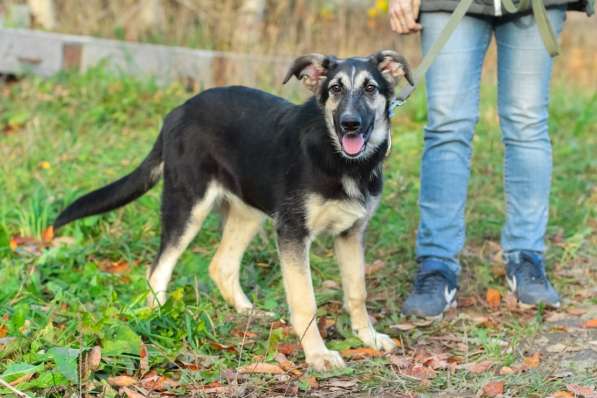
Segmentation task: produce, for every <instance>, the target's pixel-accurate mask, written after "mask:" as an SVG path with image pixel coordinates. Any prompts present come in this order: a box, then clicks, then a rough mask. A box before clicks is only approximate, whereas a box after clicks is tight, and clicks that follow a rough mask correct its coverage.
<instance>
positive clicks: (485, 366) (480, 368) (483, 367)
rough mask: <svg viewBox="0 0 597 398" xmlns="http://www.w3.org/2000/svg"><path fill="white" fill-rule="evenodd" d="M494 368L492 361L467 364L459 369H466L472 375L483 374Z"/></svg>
mask: <svg viewBox="0 0 597 398" xmlns="http://www.w3.org/2000/svg"><path fill="white" fill-rule="evenodd" d="M492 366H493V362H492V361H489V360H487V361H481V362H473V363H466V364H463V365H460V366H459V368H461V369H465V370H467V371H469V372H470V373H476V374H478V373H483V372H486V371H488V370H489V369H490V368H491V367H492Z"/></svg>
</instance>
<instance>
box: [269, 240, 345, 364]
mask: <svg viewBox="0 0 597 398" xmlns="http://www.w3.org/2000/svg"><path fill="white" fill-rule="evenodd" d="M278 248H279V251H280V262H281V265H282V276H283V279H284V289H285V290H286V300H287V302H288V307H289V309H290V321H291V322H292V326H293V327H294V330H295V332H296V334H297V335H298V338H299V339H300V342H301V345H302V346H303V350H304V351H305V360H306V362H307V364H309V365H310V366H312V367H313V368H315V369H316V370H319V371H323V370H329V369H333V368H339V367H343V366H344V361H342V357H340V354H339V353H338V352H336V351H331V350H328V349H327V348H326V346H325V343H324V342H323V339H322V338H321V335H320V334H319V330H318V329H317V319H316V311H317V305H316V302H315V294H314V292H313V283H312V281H311V269H310V266H309V243H308V239H307V238H304V239H294V238H287V237H285V236H284V234H283V233H282V234H280V232H278Z"/></svg>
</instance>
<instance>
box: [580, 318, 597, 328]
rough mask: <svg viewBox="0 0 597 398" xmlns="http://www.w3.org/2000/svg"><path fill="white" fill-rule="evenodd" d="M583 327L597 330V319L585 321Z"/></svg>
mask: <svg viewBox="0 0 597 398" xmlns="http://www.w3.org/2000/svg"><path fill="white" fill-rule="evenodd" d="M582 326H583V327H584V328H585V329H596V328H597V319H589V320H586V321H585V322H584V323H583V324H582Z"/></svg>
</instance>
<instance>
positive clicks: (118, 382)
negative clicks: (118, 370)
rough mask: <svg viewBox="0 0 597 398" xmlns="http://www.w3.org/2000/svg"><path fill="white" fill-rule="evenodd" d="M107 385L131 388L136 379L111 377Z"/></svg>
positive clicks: (124, 376) (123, 376)
mask: <svg viewBox="0 0 597 398" xmlns="http://www.w3.org/2000/svg"><path fill="white" fill-rule="evenodd" d="M108 383H109V384H110V385H112V386H116V387H128V386H132V385H133V384H136V383H137V379H135V378H134V377H131V376H126V375H122V376H113V377H108Z"/></svg>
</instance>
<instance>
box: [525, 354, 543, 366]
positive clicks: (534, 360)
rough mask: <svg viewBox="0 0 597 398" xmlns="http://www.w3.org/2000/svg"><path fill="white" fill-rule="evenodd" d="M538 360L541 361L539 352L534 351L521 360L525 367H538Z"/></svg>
mask: <svg viewBox="0 0 597 398" xmlns="http://www.w3.org/2000/svg"><path fill="white" fill-rule="evenodd" d="M540 362H541V353H539V352H536V353H534V354H533V355H531V356H528V357H525V358H524V359H523V361H522V363H523V365H524V366H525V367H526V368H527V369H535V368H538V367H539V363H540Z"/></svg>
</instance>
